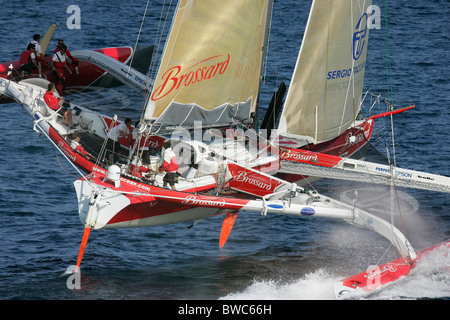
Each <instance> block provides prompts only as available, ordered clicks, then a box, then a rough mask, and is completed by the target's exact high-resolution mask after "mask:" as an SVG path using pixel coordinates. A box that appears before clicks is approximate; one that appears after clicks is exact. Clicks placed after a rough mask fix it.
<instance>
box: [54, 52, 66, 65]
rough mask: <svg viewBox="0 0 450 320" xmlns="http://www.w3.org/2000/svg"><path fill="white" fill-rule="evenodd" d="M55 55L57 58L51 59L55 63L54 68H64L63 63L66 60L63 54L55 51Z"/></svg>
mask: <svg viewBox="0 0 450 320" xmlns="http://www.w3.org/2000/svg"><path fill="white" fill-rule="evenodd" d="M55 55H56V57H57V58H58V60H54V59H53V64H54V65H55V68H58V69H64V63H65V62H66V59H65V57H64V54H62V53H61V52H59V51H58V52H56V53H55Z"/></svg>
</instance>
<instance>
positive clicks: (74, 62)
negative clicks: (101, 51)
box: [53, 39, 80, 75]
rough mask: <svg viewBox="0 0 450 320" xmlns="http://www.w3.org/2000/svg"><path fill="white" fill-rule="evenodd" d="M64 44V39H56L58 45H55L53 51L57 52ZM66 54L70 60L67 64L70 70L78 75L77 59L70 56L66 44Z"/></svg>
mask: <svg viewBox="0 0 450 320" xmlns="http://www.w3.org/2000/svg"><path fill="white" fill-rule="evenodd" d="M64 45H65V44H64V40H62V39H59V40H58V45H57V47H56V49H55V51H54V52H53V53H56V52H58V51H59V50H60V49H61V47H62V46H64ZM66 56H67V57H68V58H69V59H70V60H71V62H70V64H69V68H70V70H74V71H75V73H76V74H77V75H78V74H79V73H80V72H79V70H78V59H77V58H75V57H74V56H72V54H71V53H70V51H69V49H67V46H66Z"/></svg>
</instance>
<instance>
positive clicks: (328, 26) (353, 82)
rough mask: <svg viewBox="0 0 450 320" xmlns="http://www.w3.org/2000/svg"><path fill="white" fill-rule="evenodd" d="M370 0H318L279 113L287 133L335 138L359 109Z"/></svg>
mask: <svg viewBox="0 0 450 320" xmlns="http://www.w3.org/2000/svg"><path fill="white" fill-rule="evenodd" d="M370 5H371V1H368V0H315V1H314V2H313V4H312V7H311V12H310V15H309V19H308V24H307V27H306V31H305V35H304V39H303V42H302V46H301V49H300V53H299V56H298V60H297V64H296V67H295V71H294V75H293V78H292V80H291V84H290V88H289V91H288V94H287V97H286V102H285V105H284V108H283V112H282V115H281V118H280V124H279V133H280V135H282V136H284V137H287V138H294V139H306V140H307V141H309V142H312V143H320V142H324V141H328V140H331V139H333V138H336V137H337V136H339V135H340V134H341V133H343V132H344V131H345V130H347V129H348V128H349V127H350V125H351V123H352V122H353V121H354V120H355V117H356V115H357V114H358V112H359V110H360V101H361V94H362V88H363V82H364V69H365V64H366V53H367V41H368V36H369V30H368V27H367V18H368V15H367V13H366V12H367V8H368V7H369V6H370Z"/></svg>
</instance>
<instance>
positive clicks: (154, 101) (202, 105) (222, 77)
mask: <svg viewBox="0 0 450 320" xmlns="http://www.w3.org/2000/svg"><path fill="white" fill-rule="evenodd" d="M270 10H271V1H268V0H228V1H223V0H207V1H206V0H182V1H180V2H179V4H178V7H177V10H176V15H175V18H174V21H173V24H172V29H171V32H170V35H169V38H168V40H167V43H166V47H165V49H164V54H163V58H162V61H161V65H160V67H159V71H158V75H157V77H156V79H155V84H154V86H153V91H152V93H151V96H150V99H149V103H148V105H147V107H146V110H145V113H144V119H146V120H152V119H156V118H158V120H157V122H158V123H163V124H171V125H193V123H194V121H202V124H203V125H204V126H208V125H221V124H229V123H233V122H237V121H245V120H247V119H249V118H250V114H251V113H252V112H253V111H255V107H256V98H257V95H258V91H259V77H260V71H261V64H262V57H263V54H264V42H265V38H266V33H267V24H268V20H269V13H270Z"/></svg>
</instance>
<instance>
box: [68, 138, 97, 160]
mask: <svg viewBox="0 0 450 320" xmlns="http://www.w3.org/2000/svg"><path fill="white" fill-rule="evenodd" d="M72 138H73V140H72V142H71V143H70V146H71V147H72V149H74V150H75V151H77V152H78V153H79V154H81V155H84V156H89V157H92V154H90V153H89V152H87V151H86V150H85V149H84V147H83V146H82V145H81V144H80V140H81V136H80V134H79V133H74V134H73V135H72Z"/></svg>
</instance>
